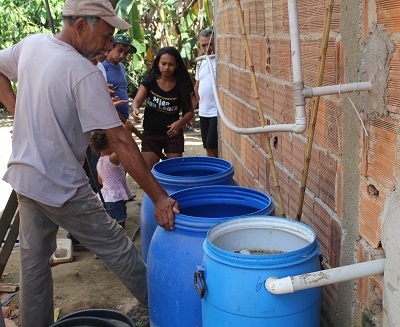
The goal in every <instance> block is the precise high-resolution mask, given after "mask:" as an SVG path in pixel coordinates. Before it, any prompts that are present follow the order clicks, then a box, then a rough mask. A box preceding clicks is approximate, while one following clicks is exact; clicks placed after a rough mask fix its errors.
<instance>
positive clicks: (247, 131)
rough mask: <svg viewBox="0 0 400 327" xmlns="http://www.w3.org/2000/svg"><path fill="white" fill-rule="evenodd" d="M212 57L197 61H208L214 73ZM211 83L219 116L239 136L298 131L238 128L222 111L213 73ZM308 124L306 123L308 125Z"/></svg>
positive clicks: (274, 127)
mask: <svg viewBox="0 0 400 327" xmlns="http://www.w3.org/2000/svg"><path fill="white" fill-rule="evenodd" d="M209 57H210V56H207V55H205V56H201V57H198V58H196V61H199V60H204V59H205V60H207V63H208V67H209V69H210V72H214V69H213V66H212V63H211V60H210V58H209ZM211 83H212V87H213V91H214V97H215V102H216V104H217V109H218V114H219V116H220V118H221V119H222V121H223V122H224V124H225V125H226V126H227V127H228V128H229V129H230V130H232V131H233V132H235V133H238V134H259V133H271V132H294V130H295V129H296V124H276V125H266V126H259V127H249V128H244V127H237V126H235V125H234V124H232V122H231V121H230V120H229V119H228V118H227V117H226V116H225V114H224V111H223V110H222V107H221V103H220V102H219V96H218V89H217V84H216V82H215V76H214V74H213V73H212V74H211ZM306 123H307V122H305V125H306Z"/></svg>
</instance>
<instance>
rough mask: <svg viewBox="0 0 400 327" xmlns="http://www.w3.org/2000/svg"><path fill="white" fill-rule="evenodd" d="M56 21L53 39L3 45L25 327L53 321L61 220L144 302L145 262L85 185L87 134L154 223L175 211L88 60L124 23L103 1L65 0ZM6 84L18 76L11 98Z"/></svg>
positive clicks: (168, 220)
mask: <svg viewBox="0 0 400 327" xmlns="http://www.w3.org/2000/svg"><path fill="white" fill-rule="evenodd" d="M63 20H64V27H63V29H62V30H61V31H60V32H59V33H58V34H56V35H44V34H39V35H31V36H28V37H26V38H25V39H23V40H22V41H20V42H19V43H17V44H15V45H14V46H13V47H11V48H9V49H5V50H1V51H0V102H2V103H3V104H4V105H5V106H6V108H7V109H8V110H9V111H10V112H11V113H12V114H13V115H14V127H13V138H12V154H11V157H10V160H9V162H8V170H7V172H6V173H5V175H4V177H3V179H4V180H5V181H6V182H8V183H9V184H11V186H12V187H13V188H14V190H15V191H16V192H17V195H18V200H19V215H20V234H19V240H20V255H21V277H20V278H21V280H20V287H21V290H20V310H21V326H22V327H44V326H50V325H52V324H53V323H54V318H53V315H54V313H53V312H54V310H53V284H52V276H51V267H50V265H49V259H50V257H51V255H52V254H53V253H54V251H55V250H56V235H57V231H58V229H59V226H60V227H62V228H64V229H65V230H67V231H69V232H70V233H71V234H73V235H74V236H75V237H76V238H77V239H78V240H79V241H80V242H81V243H82V244H83V245H84V246H85V247H87V248H88V249H89V250H90V251H92V252H93V253H94V254H96V255H97V256H98V257H99V258H100V259H101V260H103V261H104V263H105V264H106V265H107V266H108V267H109V268H110V269H111V270H112V271H113V272H114V273H115V274H116V275H117V276H118V277H119V278H120V279H121V281H122V282H123V283H124V285H125V286H126V287H127V288H128V289H129V291H130V292H131V293H132V294H133V295H134V296H135V297H136V298H137V299H138V300H139V301H140V302H141V303H147V281H146V267H145V265H144V263H143V261H142V260H141V257H140V255H139V253H138V251H137V249H136V247H135V246H134V245H133V243H132V241H131V239H130V238H129V237H128V236H127V235H126V233H125V231H124V230H123V229H122V228H121V227H120V226H119V225H118V224H117V223H116V222H115V220H114V219H112V218H111V217H110V216H108V214H107V213H106V211H105V209H104V208H103V206H102V204H101V202H100V200H99V199H98V198H97V196H96V195H95V193H94V192H93V191H92V190H91V188H90V186H89V183H88V178H87V177H86V174H85V172H84V169H83V163H84V158H85V150H86V148H87V146H88V143H89V135H90V132H91V131H92V130H97V129H100V130H104V132H105V133H106V135H107V138H108V140H109V142H110V144H111V146H112V148H113V150H114V151H115V152H116V153H117V154H118V157H119V159H120V160H121V162H122V164H123V166H124V167H125V169H126V171H127V172H128V173H129V174H130V175H131V176H132V177H133V178H134V179H135V180H136V181H137V182H138V184H139V185H140V186H141V187H142V188H143V189H144V191H145V192H146V193H147V194H148V195H149V197H150V198H151V199H152V201H153V202H154V215H155V217H156V220H157V222H158V224H159V225H160V226H162V227H164V228H166V229H171V228H173V226H174V213H177V212H179V210H178V204H177V203H176V202H175V201H174V200H173V199H172V198H170V197H169V196H168V194H167V193H166V192H165V190H164V189H163V188H162V187H161V186H160V185H159V183H158V182H157V180H156V179H155V178H154V176H153V175H152V173H151V172H150V170H149V169H148V167H147V165H146V163H145V161H144V160H143V157H142V156H141V154H140V151H139V149H138V147H137V145H136V143H135V142H134V141H133V139H132V136H131V135H130V134H129V133H128V132H127V131H126V130H125V129H124V127H123V126H122V123H121V121H120V119H119V117H118V115H117V112H116V110H115V106H114V104H113V102H112V100H111V98H110V94H109V92H108V88H107V84H106V81H105V79H104V77H103V75H102V73H101V71H100V70H99V69H98V68H97V67H96V66H95V65H93V64H92V62H91V61H90V60H92V59H93V58H95V57H96V56H97V55H99V54H100V53H102V52H104V51H107V50H110V49H111V46H112V44H111V41H110V38H111V36H112V35H113V34H114V29H115V28H117V29H128V28H130V25H129V24H128V23H126V22H125V21H123V20H122V19H120V18H118V17H117V15H116V14H115V12H114V10H113V8H112V6H111V4H110V3H109V2H108V1H107V0H66V2H65V4H64V7H63ZM11 81H13V82H17V81H18V93H17V94H15V93H14V91H13V89H12V86H11Z"/></svg>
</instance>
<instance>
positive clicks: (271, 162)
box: [236, 0, 286, 217]
mask: <svg viewBox="0 0 400 327" xmlns="http://www.w3.org/2000/svg"><path fill="white" fill-rule="evenodd" d="M236 8H237V15H238V18H239V21H240V26H241V29H242V40H243V42H244V45H245V50H246V58H247V64H248V66H249V68H250V75H251V81H252V84H253V90H254V95H255V99H256V102H257V109H258V116H259V118H260V122H261V125H262V126H265V119H264V115H263V112H262V108H261V101H260V96H259V93H258V84H257V80H256V74H255V72H254V65H253V60H252V58H251V54H250V47H249V42H248V40H247V34H246V27H245V26H244V19H243V11H242V7H241V5H240V0H236ZM263 138H264V144H265V147H266V152H267V155H268V160H269V165H270V169H271V173H272V177H273V180H274V187H275V191H276V195H277V197H278V204H279V209H280V215H281V217H286V213H285V208H284V205H283V200H282V194H281V188H280V185H279V180H278V176H277V174H276V167H275V161H274V157H273V153H272V149H271V142H270V137H269V134H268V133H264V134H263Z"/></svg>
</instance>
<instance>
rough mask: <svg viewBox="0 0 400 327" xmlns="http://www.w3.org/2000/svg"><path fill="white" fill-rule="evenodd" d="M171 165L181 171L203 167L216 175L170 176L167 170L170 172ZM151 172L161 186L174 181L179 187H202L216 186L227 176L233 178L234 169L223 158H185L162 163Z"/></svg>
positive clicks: (171, 159)
mask: <svg viewBox="0 0 400 327" xmlns="http://www.w3.org/2000/svg"><path fill="white" fill-rule="evenodd" d="M205 164H206V165H205ZM171 165H173V166H174V167H176V166H178V167H180V169H179V171H188V169H192V170H193V168H198V167H201V166H203V167H207V168H210V170H213V171H215V173H213V174H209V175H203V176H179V175H169V174H167V170H169V169H167V168H169V167H170V166H171ZM151 172H152V173H153V175H154V176H155V177H156V179H157V181H158V182H159V183H160V184H165V183H170V182H171V179H173V182H174V184H176V185H177V186H180V185H187V184H188V183H202V185H204V184H208V183H211V184H216V181H218V180H219V179H226V178H227V176H233V174H234V167H233V165H232V164H231V163H230V162H229V161H227V160H225V159H222V158H214V157H207V156H184V157H178V158H170V159H167V160H163V161H160V162H158V163H156V164H155V165H154V166H153V168H152V170H151Z"/></svg>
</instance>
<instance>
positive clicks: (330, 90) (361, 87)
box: [303, 82, 372, 98]
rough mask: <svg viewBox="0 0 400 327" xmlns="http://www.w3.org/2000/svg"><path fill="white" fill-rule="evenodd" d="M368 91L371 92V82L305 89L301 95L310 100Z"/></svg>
mask: <svg viewBox="0 0 400 327" xmlns="http://www.w3.org/2000/svg"><path fill="white" fill-rule="evenodd" d="M370 90H372V83H371V82H359V83H349V84H339V85H331V86H320V87H306V88H304V90H303V95H304V96H305V97H306V98H312V97H313V96H320V95H329V94H341V93H350V92H359V91H370Z"/></svg>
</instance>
